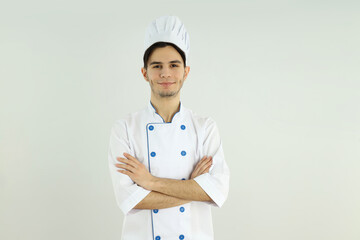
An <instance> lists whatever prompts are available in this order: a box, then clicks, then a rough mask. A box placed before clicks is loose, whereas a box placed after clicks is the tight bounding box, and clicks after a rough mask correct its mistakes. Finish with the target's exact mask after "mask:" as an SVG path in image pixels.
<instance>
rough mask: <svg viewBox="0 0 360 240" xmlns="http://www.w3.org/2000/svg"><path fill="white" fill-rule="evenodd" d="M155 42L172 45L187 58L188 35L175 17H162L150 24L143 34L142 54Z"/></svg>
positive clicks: (188, 47)
mask: <svg viewBox="0 0 360 240" xmlns="http://www.w3.org/2000/svg"><path fill="white" fill-rule="evenodd" d="M156 42H170V43H173V44H175V45H176V46H177V47H179V48H180V49H181V50H182V51H183V52H184V53H185V56H186V58H187V57H188V54H189V49H190V39H189V34H188V33H187V32H186V29H185V26H184V24H183V23H182V22H181V21H180V19H179V18H178V17H176V16H162V17H159V18H157V19H155V20H154V21H153V22H152V23H150V25H149V26H148V28H147V29H146V33H145V41H144V52H145V51H146V50H147V49H148V48H149V47H150V46H151V45H153V44H154V43H156Z"/></svg>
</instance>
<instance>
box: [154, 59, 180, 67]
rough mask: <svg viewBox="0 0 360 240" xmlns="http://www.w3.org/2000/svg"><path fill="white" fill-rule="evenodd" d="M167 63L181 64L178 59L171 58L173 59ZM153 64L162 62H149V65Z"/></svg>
mask: <svg viewBox="0 0 360 240" xmlns="http://www.w3.org/2000/svg"><path fill="white" fill-rule="evenodd" d="M169 63H180V64H182V62H181V61H179V60H173V61H170V62H169ZM155 64H163V62H151V63H150V64H149V65H150V66H151V65H155Z"/></svg>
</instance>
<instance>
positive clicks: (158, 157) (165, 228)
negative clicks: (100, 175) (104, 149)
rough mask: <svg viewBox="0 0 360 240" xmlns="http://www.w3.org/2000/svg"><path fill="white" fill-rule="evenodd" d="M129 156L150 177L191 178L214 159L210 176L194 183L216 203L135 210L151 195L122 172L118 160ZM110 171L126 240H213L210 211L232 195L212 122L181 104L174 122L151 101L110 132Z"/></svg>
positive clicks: (117, 122) (218, 140) (203, 176)
mask: <svg viewBox="0 0 360 240" xmlns="http://www.w3.org/2000/svg"><path fill="white" fill-rule="evenodd" d="M124 152H126V153H129V154H130V155H132V156H134V157H135V158H136V159H138V160H139V161H140V162H142V163H143V164H144V165H145V166H146V167H147V168H148V169H149V171H150V172H151V174H152V175H154V176H157V177H162V178H172V179H178V180H185V179H189V178H190V175H191V173H192V171H193V169H194V167H195V166H196V164H197V163H198V162H199V161H200V159H202V157H203V156H212V157H213V166H212V167H211V169H210V171H209V173H205V174H202V175H200V176H198V177H196V178H194V180H195V181H196V182H197V183H198V184H199V185H200V187H201V188H202V189H203V190H204V191H205V192H206V193H207V194H208V195H209V196H210V198H211V199H212V200H213V203H211V202H201V201H193V202H190V203H187V204H184V205H181V206H177V207H171V208H166V209H153V210H147V209H145V210H143V209H133V208H134V207H135V206H136V205H137V204H138V203H139V202H140V201H141V200H142V199H144V198H145V197H146V196H147V194H149V192H150V191H148V190H146V189H144V188H142V187H140V186H138V185H137V184H135V183H134V182H133V181H132V180H131V179H130V178H129V177H128V176H127V175H124V174H121V173H119V172H118V171H117V170H118V168H117V167H116V166H115V165H114V164H115V163H118V162H117V160H116V158H117V157H123V153H124ZM108 160H109V168H110V174H111V178H112V182H113V187H114V192H115V197H116V201H117V204H118V206H119V208H120V209H121V210H122V212H123V213H124V214H125V219H124V222H123V230H122V240H178V239H180V240H181V239H185V240H190V239H192V240H213V239H214V236H213V227H212V218H211V206H216V207H221V206H222V205H223V203H224V202H225V200H226V198H227V195H228V190H229V175H230V173H229V168H228V166H227V164H226V162H225V159H224V153H223V149H222V143H221V139H220V135H219V132H218V129H217V126H216V123H215V122H214V120H213V119H211V118H208V117H200V116H198V115H197V114H195V113H193V112H192V111H191V110H189V109H187V108H185V107H184V106H183V105H182V104H181V103H180V110H179V112H177V113H176V114H175V115H174V117H173V119H172V121H171V122H170V123H166V122H165V121H164V120H163V119H162V117H161V116H160V115H159V114H157V113H156V110H155V108H154V107H153V105H152V104H151V102H149V104H148V106H147V107H146V108H145V109H143V110H142V111H139V112H136V113H132V114H129V115H128V116H127V117H126V118H124V119H121V120H118V121H116V122H115V124H114V125H113V127H112V130H111V136H110V146H109V155H108Z"/></svg>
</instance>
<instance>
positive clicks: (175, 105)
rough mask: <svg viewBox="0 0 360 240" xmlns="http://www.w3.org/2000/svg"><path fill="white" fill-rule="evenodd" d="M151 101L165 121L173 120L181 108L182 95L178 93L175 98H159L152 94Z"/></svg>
mask: <svg viewBox="0 0 360 240" xmlns="http://www.w3.org/2000/svg"><path fill="white" fill-rule="evenodd" d="M151 103H152V105H153V106H154V108H155V110H156V112H157V113H158V114H159V115H160V116H161V117H162V118H163V119H164V121H165V122H171V120H172V118H173V117H174V115H175V113H177V112H178V111H179V110H180V95H179V94H177V96H176V97H174V98H157V97H155V96H154V95H151Z"/></svg>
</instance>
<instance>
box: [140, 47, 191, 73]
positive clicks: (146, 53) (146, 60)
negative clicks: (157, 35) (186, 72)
mask: <svg viewBox="0 0 360 240" xmlns="http://www.w3.org/2000/svg"><path fill="white" fill-rule="evenodd" d="M166 46H172V47H173V48H175V49H176V51H178V53H179V54H180V56H181V58H182V60H183V61H184V67H186V56H185V53H184V52H183V51H182V50H181V49H180V48H179V47H178V46H176V45H175V44H173V43H169V42H156V43H154V44H153V45H151V46H150V47H149V48H148V49H147V50H146V51H145V53H144V59H143V60H144V68H145V69H147V64H148V61H149V58H150V56H151V54H152V53H153V51H154V50H155V49H157V48H164V47H166Z"/></svg>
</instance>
